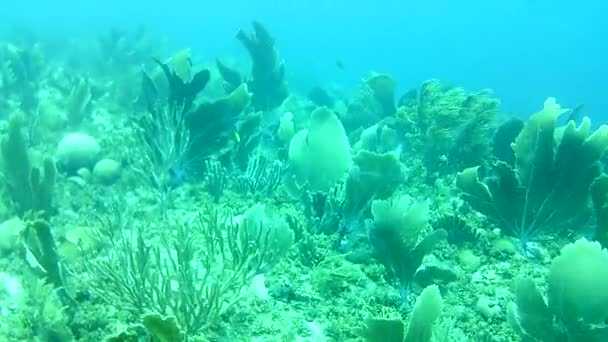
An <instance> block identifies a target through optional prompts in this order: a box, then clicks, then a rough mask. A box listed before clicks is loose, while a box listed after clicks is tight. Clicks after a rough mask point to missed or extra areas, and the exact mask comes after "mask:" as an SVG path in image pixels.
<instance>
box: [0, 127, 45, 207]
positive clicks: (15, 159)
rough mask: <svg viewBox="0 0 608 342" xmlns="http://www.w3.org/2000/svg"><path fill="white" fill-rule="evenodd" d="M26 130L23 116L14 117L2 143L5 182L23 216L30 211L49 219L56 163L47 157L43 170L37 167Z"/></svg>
mask: <svg viewBox="0 0 608 342" xmlns="http://www.w3.org/2000/svg"><path fill="white" fill-rule="evenodd" d="M22 130H23V117H21V116H18V115H15V116H13V117H12V118H11V119H10V121H9V128H8V135H7V136H6V137H4V139H3V140H2V144H1V148H2V158H3V159H4V170H3V171H4V176H5V181H6V183H7V186H8V190H9V194H10V196H11V198H12V200H13V203H14V205H15V209H16V211H17V213H18V214H19V216H23V215H24V214H25V213H27V212H28V211H33V212H41V213H43V215H45V216H48V215H51V214H52V212H53V210H54V209H53V201H52V199H53V189H54V186H55V176H56V169H55V163H54V161H53V160H52V159H50V158H47V159H45V160H44V162H43V167H42V169H40V168H38V167H33V166H32V163H31V161H30V157H29V154H28V146H27V143H26V139H25V136H24V134H23V132H22Z"/></svg>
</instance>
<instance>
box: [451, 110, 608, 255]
mask: <svg viewBox="0 0 608 342" xmlns="http://www.w3.org/2000/svg"><path fill="white" fill-rule="evenodd" d="M566 111H567V110H565V109H562V108H561V107H560V106H559V105H558V104H557V103H555V100H554V99H553V98H549V99H548V100H547V101H546V102H545V105H544V108H543V110H542V111H540V112H539V113H537V114H535V115H534V116H532V118H531V119H530V121H529V122H528V123H527V124H526V125H525V127H524V128H523V129H522V131H521V132H520V133H519V135H518V136H517V138H516V139H515V142H514V143H513V145H512V146H513V151H514V152H515V166H514V167H511V166H509V165H508V164H506V163H505V162H502V161H499V162H497V163H496V164H495V165H494V167H493V170H492V171H493V174H492V175H491V177H488V178H486V179H484V180H480V179H479V178H478V172H477V170H478V168H477V167H473V168H468V169H465V170H464V171H462V172H460V173H459V174H458V177H457V181H456V184H457V186H458V187H459V188H460V190H462V192H463V196H464V199H465V200H466V201H467V202H468V203H469V204H470V205H471V206H472V207H473V208H474V209H476V210H478V211H479V212H481V213H483V214H485V215H486V216H488V217H489V218H490V219H492V220H494V221H495V222H496V223H497V224H498V225H499V226H500V228H501V229H502V231H503V233H504V234H506V235H509V236H514V237H517V238H519V239H520V241H521V242H522V243H523V244H525V243H526V242H528V241H530V240H532V239H535V238H538V237H539V236H541V235H543V234H547V233H552V232H561V231H563V230H565V229H568V228H572V227H577V226H580V224H582V223H584V222H586V220H587V219H588V217H589V214H590V208H589V202H590V186H591V184H592V182H593V181H594V179H596V178H597V177H598V176H600V174H601V165H600V162H599V160H600V158H601V157H602V155H603V154H604V153H605V152H606V150H607V149H608V126H605V125H603V126H601V127H600V128H598V129H597V130H596V131H595V132H593V133H592V132H591V122H590V121H589V119H588V118H585V119H583V121H582V123H581V125H580V126H579V127H576V125H575V123H574V122H573V121H570V122H569V123H568V124H567V125H566V127H564V128H563V129H557V128H556V124H557V120H558V118H559V117H560V116H561V115H563V114H564V113H565V112H566Z"/></svg>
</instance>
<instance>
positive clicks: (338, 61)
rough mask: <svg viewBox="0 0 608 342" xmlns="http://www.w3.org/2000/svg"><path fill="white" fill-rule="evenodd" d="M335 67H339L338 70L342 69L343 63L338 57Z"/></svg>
mask: <svg viewBox="0 0 608 342" xmlns="http://www.w3.org/2000/svg"><path fill="white" fill-rule="evenodd" d="M336 68H338V69H340V70H342V71H344V63H342V61H341V60H339V59H338V60H336Z"/></svg>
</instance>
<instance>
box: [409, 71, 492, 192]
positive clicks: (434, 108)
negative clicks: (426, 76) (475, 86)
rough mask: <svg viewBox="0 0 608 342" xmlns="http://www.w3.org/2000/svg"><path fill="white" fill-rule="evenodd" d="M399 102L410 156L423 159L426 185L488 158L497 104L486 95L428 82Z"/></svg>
mask: <svg viewBox="0 0 608 342" xmlns="http://www.w3.org/2000/svg"><path fill="white" fill-rule="evenodd" d="M400 102H401V106H400V107H399V108H398V110H397V117H398V118H399V119H400V120H401V121H402V122H403V123H404V125H405V126H406V127H407V128H406V131H407V133H406V137H407V139H408V141H409V144H410V145H411V147H410V149H411V151H410V152H409V153H411V154H413V155H420V156H422V160H423V163H424V167H425V168H426V172H427V178H428V179H427V180H428V181H432V180H434V179H436V178H437V177H441V176H443V175H446V174H451V173H455V172H456V171H458V170H461V169H462V168H465V167H469V166H473V165H477V164H479V163H481V162H482V161H483V160H485V158H486V157H488V155H489V153H490V150H491V148H490V144H489V141H490V140H491V134H492V130H493V127H494V125H495V121H496V118H497V113H498V106H499V104H500V102H499V101H498V100H497V99H496V98H493V97H492V96H491V92H490V91H489V90H482V91H480V92H477V93H473V94H468V93H467V92H466V91H465V90H464V89H462V88H454V87H448V86H446V85H445V84H443V83H441V82H440V81H438V80H430V81H427V82H425V83H424V84H423V85H422V87H421V88H420V91H419V92H416V91H413V92H411V93H409V95H408V98H407V99H402V100H401V101H400Z"/></svg>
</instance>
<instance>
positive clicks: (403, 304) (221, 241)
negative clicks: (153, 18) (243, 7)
mask: <svg viewBox="0 0 608 342" xmlns="http://www.w3.org/2000/svg"><path fill="white" fill-rule="evenodd" d="M1 31H2V30H0V33H1ZM276 34H277V35H281V36H280V38H281V39H284V38H285V36H284V34H285V32H276ZM237 38H238V42H237V43H239V42H240V43H241V44H242V45H243V46H245V48H246V50H247V52H248V53H249V56H250V57H251V61H252V64H251V68H252V69H251V72H250V73H241V72H240V71H239V70H240V68H241V66H242V65H244V64H243V61H242V60H238V59H233V57H232V56H221V59H220V57H218V56H209V55H208V52H209V51H210V50H206V49H205V48H204V46H203V47H201V45H198V43H201V44H204V42H197V43H196V44H194V45H192V46H191V47H190V48H184V49H178V50H176V51H174V52H173V53H170V52H169V51H165V50H166V49H165V48H166V46H167V45H165V44H164V43H163V42H162V39H158V38H157V36H155V35H152V34H151V32H148V31H145V30H143V29H138V30H135V31H122V30H119V29H117V30H111V31H109V32H105V33H102V34H101V35H99V36H96V37H94V39H91V38H90V37H88V38H80V37H73V39H70V40H69V41H65V42H49V41H48V40H47V38H46V36H44V35H41V36H35V35H32V36H31V37H29V38H28V39H20V38H19V36H12V35H11V34H8V36H7V42H6V43H2V44H0V59H1V61H2V62H1V63H0V142H1V144H0V146H1V157H2V158H0V197H2V200H1V201H0V269H1V270H2V271H1V272H0V341H5V340H6V341H103V340H106V341H166V342H169V341H171V342H182V341H315V342H332V341H340V342H341V341H353V342H356V341H364V340H368V341H395V342H403V341H408V342H410V341H411V342H418V341H424V342H430V341H455V342H467V341H487V342H507V341H509V342H510V341H517V340H520V339H521V340H523V341H537V340H538V341H562V340H568V341H603V340H606V336H605V335H606V334H605V331H606V319H607V318H606V310H605V308H606V298H607V296H606V293H605V292H606V291H605V289H606V287H607V286H608V285H606V284H605V282H606V279H607V278H606V270H608V268H607V267H606V259H607V257H606V255H607V252H606V250H604V249H602V248H603V247H606V246H608V175H607V174H605V173H604V166H605V162H606V155H605V151H606V149H608V129H607V126H605V125H598V126H597V127H596V126H593V125H592V124H591V122H590V120H589V119H588V118H579V117H578V116H579V115H580V114H581V107H580V106H579V107H577V108H576V109H575V110H573V111H567V110H566V109H564V108H562V107H560V106H559V105H557V103H556V102H555V101H554V100H553V99H549V100H547V101H546V102H545V107H544V108H543V109H542V110H541V111H540V112H539V113H537V114H535V115H533V116H532V117H530V118H529V119H523V118H512V119H508V120H503V119H501V117H500V115H499V114H500V113H499V110H500V108H499V104H500V102H499V100H498V99H497V98H495V97H493V96H492V94H491V92H490V91H489V90H482V91H478V92H468V91H465V90H464V89H463V88H460V87H453V86H447V85H446V84H445V83H443V82H442V81H439V80H429V81H426V82H424V83H423V84H422V86H421V87H417V88H415V89H412V90H410V91H408V92H406V93H405V94H404V95H402V96H401V97H399V96H396V91H397V87H396V85H397V82H399V83H401V82H404V81H406V80H400V79H397V78H394V77H393V76H392V75H389V74H386V73H379V72H372V73H369V74H367V76H366V77H365V78H364V80H363V81H362V82H361V83H360V84H335V83H330V82H328V83H323V84H316V85H315V86H314V87H313V88H312V90H311V91H310V92H309V93H307V94H306V92H304V93H299V92H298V91H297V90H298V88H297V87H295V86H294V87H293V88H291V89H293V90H294V91H293V92H289V91H288V88H287V82H288V78H289V81H291V80H292V79H291V77H292V75H288V74H286V73H285V66H284V65H285V64H284V62H283V61H282V60H281V59H280V58H279V55H278V53H277V46H276V45H277V44H275V41H274V37H271V36H270V34H269V32H268V31H267V30H266V29H265V28H264V26H263V25H262V24H260V23H259V22H254V24H253V32H251V33H249V32H245V31H239V33H238V34H237ZM277 38H279V37H278V36H277ZM287 38H289V37H287ZM217 39H221V37H217ZM226 39H227V40H228V39H230V37H226ZM172 43H175V42H172ZM182 43H183V42H182ZM281 47H282V48H287V46H281ZM285 56H287V54H286V55H285ZM245 62H246V61H245ZM339 64H340V63H339ZM290 65H291V64H290ZM339 68H340V70H341V71H340V72H343V73H346V72H350V71H347V70H346V69H344V67H343V66H341V65H340V66H339ZM142 70H143V72H142ZM299 71H300V70H294V74H297V73H298V72H299ZM244 75H247V76H244ZM351 76H352V75H351ZM359 76H360V75H355V77H359ZM348 79H351V78H348ZM315 83H316V82H315ZM313 84H314V83H313ZM405 85H406V86H409V85H407V84H405ZM290 86H291V83H290ZM353 86H354V87H355V89H356V90H355V92H354V93H350V92H348V91H346V90H345V89H347V87H353ZM343 87H344V88H343ZM306 89H310V86H305V90H306ZM300 90H301V89H300ZM562 118H565V119H567V120H566V123H565V124H562V123H563V122H564V121H563V120H562ZM581 237H584V238H586V239H592V240H593V242H589V241H587V240H585V239H581ZM574 241H576V242H574ZM564 246H565V247H564ZM520 247H521V248H520ZM562 247H563V248H562ZM560 250H561V253H560ZM522 251H523V252H524V253H521V252H522ZM514 279H523V280H520V281H518V282H517V284H516V286H515V288H514V289H515V291H512V289H513V280H514ZM545 289H546V292H545ZM544 293H546V301H545V299H544V298H543V294H544ZM364 322H365V323H364Z"/></svg>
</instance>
